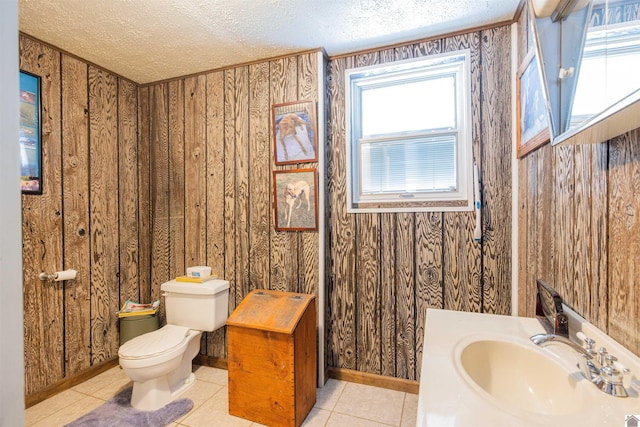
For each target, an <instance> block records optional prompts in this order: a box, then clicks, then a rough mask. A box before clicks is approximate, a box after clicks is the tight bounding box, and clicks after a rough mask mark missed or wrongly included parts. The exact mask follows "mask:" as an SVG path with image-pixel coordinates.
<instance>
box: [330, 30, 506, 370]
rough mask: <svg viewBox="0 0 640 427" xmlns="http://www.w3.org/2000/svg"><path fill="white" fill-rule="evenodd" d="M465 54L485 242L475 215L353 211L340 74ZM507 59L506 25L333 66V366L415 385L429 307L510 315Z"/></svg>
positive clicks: (355, 57) (350, 58) (340, 61)
mask: <svg viewBox="0 0 640 427" xmlns="http://www.w3.org/2000/svg"><path fill="white" fill-rule="evenodd" d="M458 49H470V52H471V87H472V113H473V117H472V120H473V135H472V138H473V152H474V157H475V159H476V161H477V162H478V164H479V168H480V171H481V177H482V178H483V189H484V196H485V197H484V201H483V205H482V213H483V224H482V225H483V241H482V243H480V244H478V243H476V242H474V241H473V229H474V227H475V218H474V215H473V213H472V212H461V213H456V212H446V213H441V212H434V213H398V214H392V213H384V214H349V213H347V212H346V191H347V188H346V164H345V162H346V154H345V148H346V141H345V126H346V121H345V120H346V114H345V111H344V90H345V82H344V71H345V70H346V69H348V68H352V67H360V66H366V65H370V64H374V63H383V62H393V61H397V60H401V59H406V58H414V57H420V56H425V55H430V54H437V53H440V52H442V51H454V50H458ZM510 51H511V38H510V28H509V27H508V26H504V27H498V28H495V29H487V30H483V31H477V32H471V33H468V34H459V35H456V36H454V37H449V38H444V39H436V40H431V41H428V42H421V43H415V44H408V45H404V46H397V47H394V48H391V49H383V50H380V51H369V52H367V53H366V54H359V55H353V56H344V57H340V58H336V59H333V60H332V61H331V64H330V71H329V73H330V80H329V85H328V86H329V87H328V94H329V95H328V96H329V98H330V121H329V126H330V132H329V135H330V138H329V139H328V140H327V145H326V147H325V152H326V156H327V177H326V179H327V188H328V194H327V201H328V205H329V209H330V212H329V217H328V224H327V227H328V232H330V239H329V240H328V241H329V246H330V247H329V248H328V251H329V253H328V256H329V259H330V265H329V266H328V268H327V278H326V283H327V292H328V307H327V310H328V330H327V334H328V337H327V343H328V344H327V347H328V348H327V354H328V356H327V358H328V363H329V365H330V366H334V367H338V368H345V369H354V370H358V371H361V372H368V373H373V374H382V375H389V376H395V377H398V378H406V379H412V380H413V379H418V378H419V377H420V368H419V365H420V362H421V357H422V347H423V342H422V341H423V335H424V327H425V325H424V318H425V315H426V310H427V308H428V307H437V308H448V309H454V310H468V311H484V312H491V313H499V314H508V313H509V312H510V310H511V285H510V283H511V260H510V254H511V208H510V206H511V162H510V160H509V159H510V157H511V146H510V135H511V120H510V117H511V109H510V105H511V94H510V85H509V84H508V82H509V81H510V79H511V76H510V73H509V70H510V60H509V57H510ZM481 64H482V67H481ZM356 266H357V267H356Z"/></svg>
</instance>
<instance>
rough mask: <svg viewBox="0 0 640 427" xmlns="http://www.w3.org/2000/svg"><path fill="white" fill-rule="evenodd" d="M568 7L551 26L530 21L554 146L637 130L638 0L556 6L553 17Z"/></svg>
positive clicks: (567, 0)
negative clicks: (544, 84) (542, 79)
mask: <svg viewBox="0 0 640 427" xmlns="http://www.w3.org/2000/svg"><path fill="white" fill-rule="evenodd" d="M537 1H539V0H535V1H534V2H532V3H535V2H537ZM567 3H570V4H574V5H573V8H572V9H571V7H569V8H565V9H570V10H571V12H570V13H569V14H568V15H567V16H566V17H564V18H560V19H557V20H556V21H555V22H554V20H553V18H554V15H553V14H552V15H551V16H549V17H545V16H539V15H540V14H539V13H538V16H536V15H534V16H536V18H535V25H534V31H535V33H536V34H535V35H536V38H537V40H538V46H539V50H540V54H541V57H542V58H544V64H545V65H544V75H545V78H546V84H547V95H548V97H549V98H548V101H549V110H550V111H549V115H550V128H551V130H552V135H553V136H552V144H554V145H557V144H563V145H565V144H584V143H598V142H603V141H606V140H607V139H610V138H613V137H615V136H617V135H619V134H621V133H624V132H627V131H629V130H632V129H635V128H637V127H640V102H638V101H640V73H639V72H638V71H637V70H638V69H640V68H639V67H638V66H640V0H616V1H614V0H589V1H588V2H586V3H585V2H584V1H583V2H581V1H579V0H578V1H576V0H560V4H559V5H558V7H556V8H555V9H554V13H555V11H557V10H558V9H559V8H560V7H561V6H562V5H565V6H566V5H567ZM531 10H532V13H534V12H535V7H533V6H532V9H531Z"/></svg>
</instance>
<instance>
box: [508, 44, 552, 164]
mask: <svg viewBox="0 0 640 427" xmlns="http://www.w3.org/2000/svg"><path fill="white" fill-rule="evenodd" d="M544 91H545V88H544V85H543V84H542V74H541V72H540V65H539V64H538V60H537V55H536V49H535V47H534V48H532V49H531V50H530V51H529V52H528V53H527V55H526V57H525V58H524V60H523V61H522V64H521V65H520V67H518V75H517V79H516V138H517V146H516V156H517V157H518V158H521V157H523V156H525V155H526V154H528V153H530V152H531V151H533V150H535V149H537V148H539V147H541V146H542V145H544V144H546V143H548V142H549V141H550V132H549V116H548V112H547V104H546V96H545V92H544Z"/></svg>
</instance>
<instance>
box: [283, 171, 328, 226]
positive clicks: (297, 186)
mask: <svg viewBox="0 0 640 427" xmlns="http://www.w3.org/2000/svg"><path fill="white" fill-rule="evenodd" d="M273 200H274V210H275V215H274V216H275V229H276V230H278V231H316V230H318V174H317V173H316V170H315V169H295V170H282V171H273Z"/></svg>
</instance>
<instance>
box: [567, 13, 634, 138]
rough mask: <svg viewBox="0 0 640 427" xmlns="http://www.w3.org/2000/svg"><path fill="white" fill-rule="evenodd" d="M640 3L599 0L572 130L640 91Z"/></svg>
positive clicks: (570, 125)
mask: <svg viewBox="0 0 640 427" xmlns="http://www.w3.org/2000/svg"><path fill="white" fill-rule="evenodd" d="M638 70H640V1H638V0H634V1H628V0H627V1H605V0H596V1H594V4H593V9H592V11H591V17H590V20H589V25H588V29H587V34H586V39H585V44H584V50H583V55H582V62H581V64H580V69H579V74H578V82H577V87H576V92H575V97H574V100H573V106H572V109H571V116H570V117H571V119H570V121H569V123H568V128H567V129H565V130H569V129H571V128H575V127H576V126H580V125H581V124H582V123H583V122H585V121H587V120H588V119H590V118H591V117H592V116H594V115H596V114H598V113H600V112H602V111H604V110H606V109H607V108H608V107H610V106H612V105H613V104H615V103H616V102H618V101H619V100H621V99H623V98H625V97H626V96H628V95H629V94H632V93H633V92H635V91H637V90H638V89H640V72H639V71H638Z"/></svg>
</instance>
